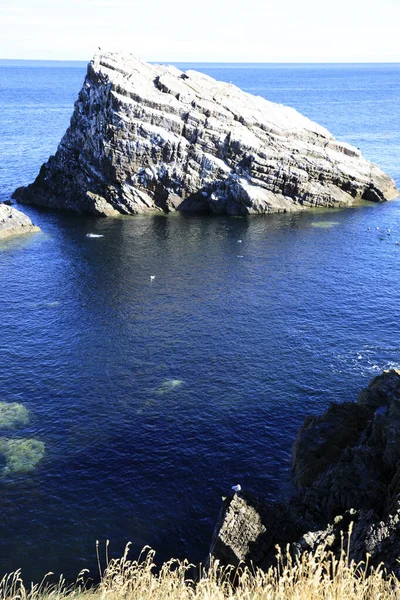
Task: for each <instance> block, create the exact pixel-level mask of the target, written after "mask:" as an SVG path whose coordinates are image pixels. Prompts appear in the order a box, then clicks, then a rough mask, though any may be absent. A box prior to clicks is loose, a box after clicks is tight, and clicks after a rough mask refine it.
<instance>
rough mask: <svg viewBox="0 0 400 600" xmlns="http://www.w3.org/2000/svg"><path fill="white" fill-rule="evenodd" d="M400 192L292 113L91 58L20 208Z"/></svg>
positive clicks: (308, 201) (332, 198) (214, 87)
mask: <svg viewBox="0 0 400 600" xmlns="http://www.w3.org/2000/svg"><path fill="white" fill-rule="evenodd" d="M396 196H398V191H397V190H396V188H395V185H394V182H393V180H392V179H391V178H390V177H388V176H387V175H385V174H384V173H383V172H382V171H381V170H380V169H379V167H377V166H376V165H375V164H372V163H370V162H368V161H367V160H365V159H363V158H362V157H361V154H360V152H359V150H357V149H356V148H353V147H351V146H350V145H348V144H346V143H343V142H338V141H336V140H335V139H334V138H333V137H332V135H331V134H330V133H329V132H328V131H327V130H326V129H324V128H323V127H321V126H319V125H317V124H316V123H313V122H312V121H310V120H309V119H307V118H306V117H303V116H302V115H300V114H299V113H298V112H297V111H295V110H294V109H293V108H289V107H285V106H281V105H278V104H274V103H272V102H268V101H267V100H264V99H263V98H261V97H258V96H257V97H256V96H252V95H250V94H247V93H245V92H243V91H241V90H240V89H238V88H237V87H236V86H234V85H232V84H227V83H222V82H219V81H215V80H214V79H212V78H211V77H208V76H207V75H204V74H202V73H197V72H195V71H187V72H186V73H183V72H181V71H179V70H178V69H176V68H175V67H172V66H168V67H166V66H162V65H150V64H146V63H144V62H142V61H140V60H137V59H135V58H133V57H132V56H123V55H120V54H112V53H104V54H103V53H101V54H97V55H96V56H95V57H94V59H93V60H92V62H91V63H90V64H89V66H88V70H87V76H86V79H85V82H84V84H83V87H82V90H81V91H80V94H79V98H78V100H77V102H76V104H75V110H74V113H73V115H72V118H71V124H70V127H69V129H68V130H67V132H66V134H65V135H64V137H63V139H62V140H61V142H60V145H59V147H58V150H57V152H56V154H55V156H52V157H50V159H49V161H48V162H47V163H46V164H44V165H43V166H42V168H41V170H40V173H39V175H38V177H37V178H36V180H35V182H34V183H33V184H31V185H29V186H28V187H26V188H19V189H18V190H16V192H15V193H14V197H15V198H17V199H18V200H19V201H20V202H25V203H32V204H39V205H44V206H48V207H53V208H62V209H69V210H74V211H78V212H88V213H94V214H97V215H117V214H134V213H141V212H146V211H151V210H162V211H166V212H168V211H173V210H181V211H208V212H213V213H227V214H239V215H242V214H255V213H271V212H286V211H292V210H301V209H304V208H307V207H316V206H322V207H337V206H348V205H351V204H353V203H354V202H356V201H358V200H361V199H365V200H372V201H378V202H379V201H382V200H385V199H390V198H394V197H396Z"/></svg>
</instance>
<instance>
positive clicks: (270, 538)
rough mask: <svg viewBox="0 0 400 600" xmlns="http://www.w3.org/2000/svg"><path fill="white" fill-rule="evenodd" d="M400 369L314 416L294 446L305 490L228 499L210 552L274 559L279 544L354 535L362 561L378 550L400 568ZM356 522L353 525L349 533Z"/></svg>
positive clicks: (294, 546)
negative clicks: (269, 498) (267, 498)
mask: <svg viewBox="0 0 400 600" xmlns="http://www.w3.org/2000/svg"><path fill="white" fill-rule="evenodd" d="M399 439H400V371H397V370H391V371H385V372H384V373H383V374H382V375H380V376H378V377H375V378H374V379H373V380H372V382H371V383H370V385H369V386H368V387H367V388H366V389H364V390H363V391H362V392H361V393H360V394H359V397H358V401H357V402H346V403H344V404H335V403H333V404H331V406H330V407H329V408H328V410H327V411H326V412H325V413H324V414H323V415H322V416H317V417H308V418H306V419H305V421H304V424H303V425H302V427H301V428H300V430H299V432H298V435H297V437H296V440H295V443H294V447H293V471H294V477H295V481H296V484H297V487H298V491H297V492H296V493H295V494H294V496H293V497H292V498H291V499H290V500H289V501H288V502H287V503H274V504H266V503H265V502H264V501H263V500H262V499H261V498H256V497H254V496H252V495H251V494H249V493H246V492H239V493H235V494H230V496H229V497H228V498H226V499H224V502H223V507H222V510H221V515H220V518H219V522H218V524H217V526H216V529H215V533H214V537H213V541H212V547H211V555H213V556H214V557H215V558H218V559H219V560H220V561H221V563H222V564H233V565H237V564H239V563H240V562H245V563H253V564H255V565H259V566H261V567H264V568H267V567H268V566H270V565H271V564H273V563H274V559H275V553H276V550H275V545H276V544H279V545H280V546H281V547H283V548H285V547H286V545H287V544H290V548H291V551H292V553H293V554H294V555H299V554H301V553H302V552H304V551H305V550H314V549H316V548H317V546H318V545H319V544H324V545H325V546H326V547H327V548H328V549H330V550H332V551H333V552H336V553H339V552H340V549H341V547H342V543H343V539H344V543H345V544H346V546H345V547H347V543H349V548H350V557H351V558H352V559H354V560H355V561H356V562H359V561H361V560H365V558H366V553H368V554H369V555H370V556H371V559H370V564H371V565H377V564H379V563H380V562H384V563H385V565H386V567H387V568H388V569H390V570H392V571H394V572H395V573H396V574H397V576H399V575H400V563H399V561H398V559H399V558H400V444H399ZM349 528H350V529H351V530H352V532H351V536H350V540H348V532H349Z"/></svg>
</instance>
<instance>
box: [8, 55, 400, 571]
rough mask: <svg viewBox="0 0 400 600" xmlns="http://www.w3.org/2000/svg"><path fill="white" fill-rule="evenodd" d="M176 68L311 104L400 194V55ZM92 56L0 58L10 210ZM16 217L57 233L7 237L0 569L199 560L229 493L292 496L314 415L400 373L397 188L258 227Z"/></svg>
mask: <svg viewBox="0 0 400 600" xmlns="http://www.w3.org/2000/svg"><path fill="white" fill-rule="evenodd" d="M163 62H165V61H163ZM171 64H175V65H176V66H177V67H178V68H180V69H182V70H186V69H188V68H195V69H198V70H201V71H203V72H205V73H207V74H208V75H210V76H212V77H215V78H216V79H221V80H224V81H229V82H232V83H233V84H235V85H237V86H239V87H241V88H242V89H244V90H245V91H246V92H249V93H252V94H257V95H261V96H263V97H265V98H267V99H268V100H271V101H273V102H278V103H281V104H286V105H289V106H292V107H294V108H296V109H297V110H298V111H299V112H301V113H303V114H304V115H306V116H307V117H309V118H311V119H312V120H314V121H316V122H318V123H320V124H321V125H323V126H324V127H326V128H327V129H329V130H330V131H331V133H332V134H333V135H334V136H335V137H336V138H337V139H339V140H343V141H346V142H348V143H350V144H352V145H354V146H356V147H358V148H359V149H360V150H361V152H362V154H363V155H364V156H365V158H368V159H369V160H371V161H373V162H376V163H377V164H379V165H380V167H381V168H382V169H383V170H384V171H386V172H387V173H388V174H389V175H390V176H391V177H393V179H394V181H395V183H396V185H397V187H398V188H399V187H400V64H398V63H373V64H367V63H362V64H349V63H336V64H324V63H315V64H299V63H296V64H288V63H284V64H258V63H251V64H237V63H234V64H222V63H171ZM86 65H87V63H86V62H83V61H82V62H81V61H77V62H76V61H24V60H22V61H21V60H0V156H1V157H2V160H1V161H0V201H5V200H9V199H10V198H11V195H12V193H13V191H14V190H15V189H16V188H17V187H19V186H21V185H26V184H28V183H30V182H31V181H33V179H34V178H35V177H36V175H37V173H38V171H39V169H40V166H41V164H42V163H43V162H45V161H47V159H48V157H49V156H50V155H51V154H54V152H55V151H56V148H57V145H58V143H59V141H60V140H61V138H62V136H63V134H64V132H65V131H66V129H67V127H68V124H69V120H70V117H71V115H72V111H73V106H74V102H75V100H76V98H77V96H78V93H79V90H80V88H81V86H82V84H83V81H84V77H85V73H86ZM16 207H17V208H19V209H20V210H22V211H23V212H25V213H27V214H28V215H29V216H30V217H31V218H32V220H33V221H34V222H35V223H36V224H37V225H39V226H40V228H41V230H42V232H41V233H38V234H33V235H28V236H25V237H18V238H14V239H9V240H6V241H1V242H0V281H1V285H0V310H1V311H2V315H3V319H2V322H1V325H0V340H1V344H0V382H1V388H0V389H1V394H0V402H6V403H10V402H14V403H17V404H18V405H20V411H22V412H20V413H19V414H20V415H21V414H22V415H24V418H21V419H20V421H18V422H15V423H14V424H13V425H12V424H10V423H8V426H7V424H4V423H3V424H1V419H0V497H1V510H2V519H1V520H0V578H1V577H2V575H3V574H4V573H6V572H11V571H15V570H16V569H19V568H21V569H22V576H23V578H24V580H25V581H31V580H32V581H40V580H41V579H42V577H43V575H44V574H45V573H46V572H49V571H52V572H54V573H55V577H57V576H59V575H60V574H61V573H63V574H64V575H65V576H66V578H67V579H68V580H69V581H73V580H74V579H75V577H76V575H77V574H78V572H79V571H80V570H81V569H84V568H88V569H90V572H91V574H92V576H93V577H94V578H96V576H97V575H96V573H97V571H96V568H97V567H96V553H95V548H96V540H98V541H99V546H100V549H103V550H102V551H103V554H104V551H105V545H106V540H109V541H110V556H121V554H122V553H123V550H124V547H125V544H126V543H127V542H132V548H131V554H130V556H131V557H132V558H136V557H137V556H138V555H139V553H140V550H141V549H142V547H143V546H144V545H146V544H148V545H150V546H151V547H153V548H154V549H155V550H156V553H157V554H156V558H157V560H158V561H159V562H160V561H163V560H167V559H169V558H171V557H172V556H174V557H178V558H184V557H187V558H188V559H189V560H191V561H193V562H200V561H204V560H205V559H206V558H207V553H208V549H209V545H210V542H211V537H212V533H213V528H214V525H215V523H216V520H217V517H218V514H219V510H220V507H221V497H222V496H225V495H226V494H227V493H228V492H229V490H230V489H231V486H232V485H235V484H238V483H240V484H241V486H242V488H243V489H246V490H251V491H253V492H254V493H256V494H262V495H263V496H264V497H265V498H266V499H267V500H269V501H274V500H282V499H285V498H287V497H288V496H289V495H290V494H291V493H292V491H293V483H292V480H291V470H290V461H291V448H292V444H293V440H294V438H295V435H296V432H297V430H298V428H299V427H300V425H301V423H302V421H303V419H304V418H305V416H306V415H309V414H320V413H321V412H323V411H324V410H325V409H326V408H327V406H328V405H329V403H330V402H332V401H337V402H343V401H346V400H356V398H357V394H358V392H359V390H360V389H361V388H362V387H364V386H366V385H367V384H368V382H369V381H370V380H371V378H372V377H373V376H375V375H377V374H379V373H380V372H381V371H382V370H383V369H387V368H392V367H399V368H400V341H399V340H400V337H399V323H400V301H399V298H400V267H399V265H400V245H398V244H396V242H400V201H399V199H397V200H394V201H391V202H385V203H383V204H379V205H378V204H365V205H363V206H360V207H357V208H348V209H336V210H316V211H309V212H305V213H300V214H293V213H292V214H288V215H270V216H265V217H248V218H234V217H226V216H209V215H202V216H196V215H192V216H186V215H179V214H174V215H168V216H165V215H162V214H159V215H152V216H135V217H129V218H121V219H99V218H95V217H93V216H83V215H77V214H70V213H66V212H56V211H48V210H44V209H40V208H35V207H33V206H18V205H16ZM88 233H95V234H98V235H101V236H103V237H98V238H90V237H87V234H88ZM151 276H153V278H151ZM24 409H26V411H24ZM0 414H1V410H0ZM24 444H32V447H33V448H34V449H35V452H36V454H35V456H33V457H32V461H33V465H32V468H31V469H29V468H27V467H26V465H25V466H24V465H23V464H22V462H21V455H19V454H18V452H17V451H16V450H15V448H17V447H18V446H20V447H24ZM39 458H40V460H38V459H39Z"/></svg>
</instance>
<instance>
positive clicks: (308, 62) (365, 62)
mask: <svg viewBox="0 0 400 600" xmlns="http://www.w3.org/2000/svg"><path fill="white" fill-rule="evenodd" d="M117 54H118V53H117ZM132 56H135V55H134V54H132ZM135 58H139V57H136V56H135ZM91 60H93V57H92V58H90V59H84V58H81V59H80V58H2V57H0V61H1V62H6V61H8V62H54V63H61V62H75V63H89V62H90V61H91ZM140 60H143V61H144V62H148V63H150V64H165V63H169V64H172V63H180V64H186V63H190V64H207V65H222V64H223V65H396V64H398V65H400V61H398V60H393V61H391V60H387V61H384V60H379V61H368V60H360V61H353V60H338V61H334V60H332V61H311V60H306V61H298V60H297V61H290V60H284V61H245V60H229V61H223V60H213V61H209V60H182V59H180V60H145V59H143V58H140Z"/></svg>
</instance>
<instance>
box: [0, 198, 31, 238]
mask: <svg viewBox="0 0 400 600" xmlns="http://www.w3.org/2000/svg"><path fill="white" fill-rule="evenodd" d="M33 231H40V229H39V227H36V225H34V224H33V223H32V221H31V220H30V218H29V217H27V216H26V215H24V214H23V213H22V212H20V211H19V210H17V209H15V208H13V207H11V206H9V205H7V204H2V203H0V239H3V238H5V237H10V236H12V235H21V234H24V233H31V232H33Z"/></svg>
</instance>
